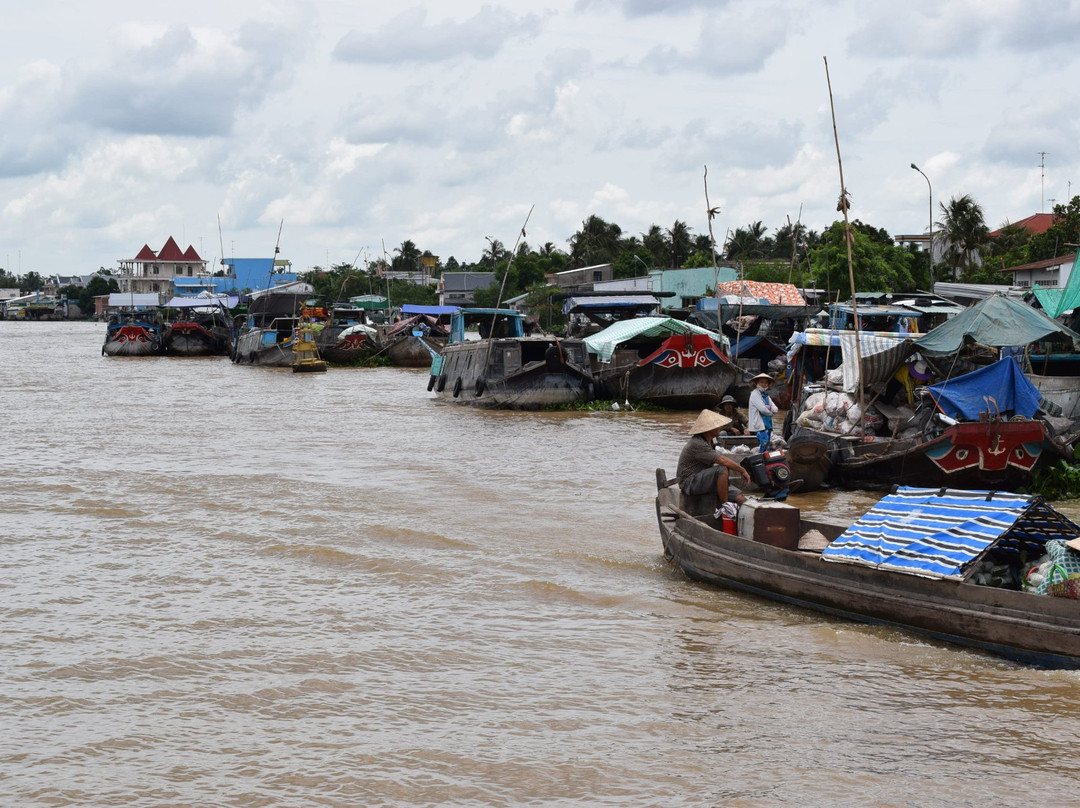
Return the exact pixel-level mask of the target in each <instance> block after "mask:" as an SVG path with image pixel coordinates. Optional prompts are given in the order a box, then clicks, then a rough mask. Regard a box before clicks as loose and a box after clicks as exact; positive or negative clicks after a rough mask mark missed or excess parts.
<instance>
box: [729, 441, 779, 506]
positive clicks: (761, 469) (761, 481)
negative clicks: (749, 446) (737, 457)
mask: <svg viewBox="0 0 1080 808" xmlns="http://www.w3.org/2000/svg"><path fill="white" fill-rule="evenodd" d="M741 465H742V467H743V468H744V469H746V471H747V473H749V475H750V482H752V483H754V485H756V486H757V487H758V488H760V489H761V490H762V491H764V492H765V494H764V496H765V498H766V499H776V500H782V499H784V498H785V497H787V495H788V491H789V489H790V488H791V467H790V466H789V465H788V462H787V454H786V453H785V452H784V451H783V450H782V449H774V450H772V451H767V452H761V453H759V454H753V455H750V456H749V457H747V458H745V459H744V460H743V461H742V464H741Z"/></svg>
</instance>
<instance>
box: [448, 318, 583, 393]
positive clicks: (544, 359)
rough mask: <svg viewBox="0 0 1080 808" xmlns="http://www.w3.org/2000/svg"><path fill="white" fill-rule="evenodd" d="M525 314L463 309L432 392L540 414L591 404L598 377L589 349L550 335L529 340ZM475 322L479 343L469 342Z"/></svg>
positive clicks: (452, 325)
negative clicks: (559, 407) (592, 369)
mask: <svg viewBox="0 0 1080 808" xmlns="http://www.w3.org/2000/svg"><path fill="white" fill-rule="evenodd" d="M524 320H525V315H523V314H522V313H521V312H519V311H515V310H513V309H479V308H477V309H459V310H458V311H456V312H454V313H453V314H452V315H451V319H450V339H449V342H448V343H447V345H446V347H445V348H443V350H442V353H440V354H437V355H435V356H434V357H433V358H432V362H431V375H430V377H429V379H428V390H429V391H430V390H434V391H435V393H436V394H437V395H438V397H439V398H441V399H446V400H448V401H454V402H456V403H458V404H467V405H470V406H474V407H491V408H497V409H514V410H536V409H543V408H544V407H551V406H557V405H560V404H572V403H573V402H575V401H586V400H588V399H589V398H591V396H592V382H593V380H592V375H591V373H590V372H589V369H588V359H587V355H586V351H585V344H584V343H583V342H582V341H581V340H579V339H563V338H559V337H555V336H552V335H549V334H544V335H536V336H526V335H525V328H524ZM473 323H475V324H476V325H477V326H478V331H479V334H480V338H479V339H467V338H466V331H465V326H466V324H473Z"/></svg>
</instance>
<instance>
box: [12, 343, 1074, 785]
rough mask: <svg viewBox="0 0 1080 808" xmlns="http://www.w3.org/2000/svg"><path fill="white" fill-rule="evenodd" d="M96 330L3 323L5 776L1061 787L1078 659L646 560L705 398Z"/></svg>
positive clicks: (834, 507) (842, 509) (201, 781)
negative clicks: (1058, 661) (458, 388)
mask: <svg viewBox="0 0 1080 808" xmlns="http://www.w3.org/2000/svg"><path fill="white" fill-rule="evenodd" d="M103 337H104V326H103V325H101V324H91V323H74V324H70V323H68V324H65V323H11V322H0V351H2V354H0V355H2V357H3V362H2V363H0V423H2V425H3V426H2V429H0V434H2V436H3V449H2V451H0V491H2V495H0V547H2V550H3V563H2V574H0V595H2V597H0V615H2V630H3V635H2V636H3V646H2V647H3V652H2V653H3V657H2V658H3V661H4V664H3V675H2V678H0V716H2V718H0V728H2V731H0V805H4V806H99V805H101V806H112V805H116V806H120V805H123V806H426V805H453V806H516V805H526V804H528V805H545V806H548V805H554V806H596V805H613V806H614V805H618V806H711V805H724V806H772V805H793V806H795V805H797V806H909V805H933V806H985V805H995V806H1005V805H1016V806H1028V805H1031V804H1038V805H1040V806H1057V805H1062V806H1064V805H1070V804H1075V801H1076V794H1077V793H1078V792H1080V775H1078V771H1080V747H1078V745H1077V743H1076V741H1077V723H1076V712H1077V708H1076V706H1075V705H1076V704H1077V703H1080V674H1077V673H1075V672H1061V671H1041V670H1035V669H1029V668H1025V667H1022V666H1019V665H1016V664H1013V663H1010V662H1007V661H1004V660H1000V659H997V658H994V657H990V656H986V655H983V654H980V653H977V652H972V651H966V650H961V649H957V648H953V647H948V646H944V645H937V644H934V643H932V642H929V641H924V640H921V639H918V638H916V637H914V636H911V635H908V634H906V633H904V632H900V631H894V630H890V629H884V628H876V627H868V626H861V625H856V624H852V623H848V622H844V621H840V620H834V619H830V618H827V617H823V616H821V615H818V614H815V613H811V612H805V611H802V610H799V609H796V608H794V607H787V606H783V605H775V604H772V603H768V602H765V601H761V600H757V599H755V598H753V597H749V596H746V595H742V594H737V593H733V592H728V591H723V590H719V589H712V588H708V587H705V586H703V585H700V584H696V583H693V582H691V581H689V580H687V579H686V578H685V577H684V576H683V575H682V574H681V573H679V572H678V571H676V570H675V569H673V568H672V567H671V566H670V565H669V564H668V563H667V562H665V560H664V558H663V554H662V551H661V547H660V540H659V536H658V532H657V526H656V521H655V515H654V511H653V496H654V492H655V483H654V469H655V468H656V467H657V466H658V465H663V466H666V467H667V468H668V469H669V470H670V471H673V470H674V465H675V459H676V457H677V455H678V452H679V449H680V448H681V446H682V443H683V441H684V438H685V433H686V428H687V427H688V426H689V424H690V423H691V422H692V420H693V417H694V414H693V413H679V414H664V415H658V414H642V413H632V412H618V413H508V412H478V411H473V410H470V409H469V408H464V407H459V406H456V405H453V404H450V403H447V402H437V401H435V400H434V399H433V397H432V396H431V394H429V393H427V392H426V390H425V386H426V379H427V377H426V373H425V372H423V371H419V372H417V371H410V370H403V369H395V368H378V369H331V370H330V372H328V373H326V374H295V375H294V374H292V373H290V372H288V371H279V370H273V369H267V368H259V367H246V366H245V367H239V366H234V365H232V364H231V363H230V362H229V361H228V360H227V359H223V358H222V359H217V358H214V359H166V358H147V359H135V358H105V357H102V356H100V346H101V342H102V340H103ZM876 498H877V497H876V496H875V495H873V494H868V493H859V492H855V493H842V492H837V493H817V494H813V495H804V496H803V497H798V496H793V497H792V498H791V501H792V502H793V504H796V505H800V507H802V508H803V509H804V510H806V511H812V512H814V513H819V514H821V513H828V514H829V515H830V516H839V517H854V516H856V515H858V514H859V513H861V512H862V510H864V509H865V508H866V507H868V506H869V505H870V504H872V503H873V502H874V501H875V500H876Z"/></svg>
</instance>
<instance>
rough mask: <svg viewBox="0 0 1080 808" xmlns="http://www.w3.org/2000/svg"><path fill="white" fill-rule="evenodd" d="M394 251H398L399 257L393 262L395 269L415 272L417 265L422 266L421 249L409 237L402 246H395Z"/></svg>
mask: <svg viewBox="0 0 1080 808" xmlns="http://www.w3.org/2000/svg"><path fill="white" fill-rule="evenodd" d="M394 252H396V253H397V257H396V258H395V259H394V260H393V264H392V265H393V267H394V269H396V270H399V271H402V272H415V271H416V270H417V267H419V266H420V255H421V252H420V249H419V248H418V247H417V246H416V245H415V244H414V243H413V242H411V241H409V240H408V239H406V240H405V241H403V242H401V246H400V247H397V248H395V249H394Z"/></svg>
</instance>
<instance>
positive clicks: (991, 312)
mask: <svg viewBox="0 0 1080 808" xmlns="http://www.w3.org/2000/svg"><path fill="white" fill-rule="evenodd" d="M1047 337H1058V338H1060V339H1069V340H1072V344H1073V349H1074V350H1080V334H1077V333H1076V332H1075V331H1073V330H1072V329H1070V328H1066V327H1065V326H1064V325H1062V324H1061V323H1059V322H1057V321H1055V320H1051V319H1050V318H1049V317H1047V316H1046V314H1045V313H1043V312H1042V311H1039V310H1038V309H1035V308H1032V307H1031V306H1029V305H1027V304H1026V303H1024V302H1022V301H1020V300H1017V299H1016V298H1012V297H1007V296H1005V295H997V294H996V295H992V296H991V297H988V298H986V299H985V300H982V301H980V302H979V303H976V304H975V305H974V306H972V307H971V308H968V309H965V310H964V311H962V312H960V313H959V314H957V315H956V316H955V317H953V318H952V319H951V320H948V321H947V322H945V323H942V324H941V325H939V326H938V327H937V328H935V329H934V330H933V331H931V332H930V333H928V334H925V335H923V336H922V337H920V338H919V339H917V340H916V341H915V349H916V350H918V351H923V352H925V353H928V354H931V355H937V356H945V355H948V354H952V353H956V352H957V351H958V350H960V348H961V347H963V346H964V345H965V344H966V343H969V342H978V343H980V344H982V345H988V346H990V347H992V348H1003V347H1006V346H1011V345H1030V344H1031V343H1033V342H1039V341H1040V340H1044V339H1046V338H1047Z"/></svg>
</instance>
